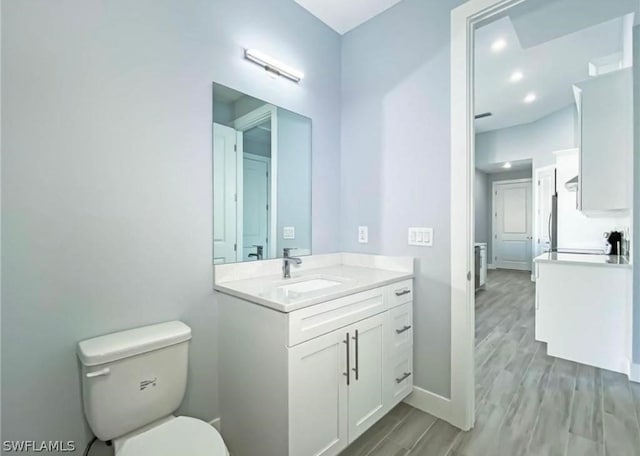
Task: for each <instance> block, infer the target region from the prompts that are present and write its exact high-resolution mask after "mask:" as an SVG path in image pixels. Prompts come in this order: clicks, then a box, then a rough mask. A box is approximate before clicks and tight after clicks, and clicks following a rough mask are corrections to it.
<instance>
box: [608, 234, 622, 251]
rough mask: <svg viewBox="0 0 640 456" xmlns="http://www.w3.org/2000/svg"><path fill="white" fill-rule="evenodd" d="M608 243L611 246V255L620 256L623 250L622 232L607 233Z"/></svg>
mask: <svg viewBox="0 0 640 456" xmlns="http://www.w3.org/2000/svg"><path fill="white" fill-rule="evenodd" d="M607 243H608V244H609V245H610V246H611V250H610V251H609V255H620V253H621V252H620V249H621V248H622V232H621V231H611V232H610V233H607Z"/></svg>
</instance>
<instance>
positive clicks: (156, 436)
mask: <svg viewBox="0 0 640 456" xmlns="http://www.w3.org/2000/svg"><path fill="white" fill-rule="evenodd" d="M189 340H191V328H189V327H188V326H187V325H185V324H184V323H182V322H180V321H171V322H168V323H161V324H158V325H152V326H145V327H143V328H137V329H132V330H129V331H122V332H118V333H114V334H108V335H106V336H101V337H96V338H94V339H89V340H85V341H82V342H80V343H79V344H78V357H79V358H80V361H81V363H82V398H83V403H84V412H85V415H86V418H87V421H88V422H89V425H90V426H91V429H92V430H93V433H94V434H95V435H96V436H97V437H98V438H99V439H100V440H113V445H114V449H115V454H116V455H117V456H176V455H181V456H228V455H229V452H228V451H227V448H226V446H225V444H224V441H223V440H222V437H221V436H220V434H219V433H218V431H216V429H215V428H214V427H213V426H211V425H210V424H208V423H205V422H204V421H201V420H198V419H195V418H189V417H186V416H180V417H175V416H173V415H172V413H173V412H175V411H176V410H177V408H178V407H179V406H180V403H181V402H182V398H183V397H184V392H185V388H186V385H187V364H188V355H189Z"/></svg>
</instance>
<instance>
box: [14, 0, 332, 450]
mask: <svg viewBox="0 0 640 456" xmlns="http://www.w3.org/2000/svg"><path fill="white" fill-rule="evenodd" d="M2 8H3V11H2V95H3V96H2V113H3V116H2V130H3V132H4V135H2V151H3V155H2V212H3V218H2V244H3V251H2V274H3V275H2V281H3V287H2V306H3V307H2V364H3V366H2V367H3V369H2V390H3V391H2V393H3V394H2V399H3V401H2V412H3V415H4V417H5V420H3V423H2V424H3V429H2V434H3V439H36V440H75V441H76V442H77V443H78V446H83V445H84V442H85V441H86V438H87V437H88V432H87V429H86V428H85V424H84V420H83V415H82V406H81V398H80V383H79V375H78V363H77V361H76V355H75V347H76V343H77V342H78V341H79V340H82V339H84V338H88V337H92V336H95V335H99V334H104V333H107V332H111V331H116V330H121V329H125V328H131V327H135V326H138V325H144V324H149V323H155V322H160V321H165V320H171V319H182V320H184V321H185V322H186V323H188V324H189V325H191V326H192V328H193V335H194V337H193V342H192V345H191V358H190V371H189V384H188V392H187V396H186V398H185V401H184V403H183V406H182V407H181V410H180V412H181V413H185V414H189V415H192V416H195V417H198V418H202V419H205V420H211V419H213V418H215V417H217V416H218V392H217V366H216V358H217V356H216V351H217V336H216V334H217V329H216V325H217V321H216V318H217V308H216V303H215V298H214V295H213V292H212V287H213V278H212V265H211V263H212V260H211V243H212V233H211V231H212V222H211V218H212V207H211V205H212V202H211V200H212V198H211V175H212V169H211V165H212V164H211V131H212V128H211V119H212V101H211V98H212V97H211V94H212V82H213V81H216V82H219V83H221V84H225V85H227V86H231V87H234V88H236V89H238V90H240V91H243V92H246V93H248V94H251V95H253V96H256V97H258V98H261V99H264V100H267V101H269V102H272V103H274V104H276V105H279V106H283V107H285V108H287V109H290V110H292V111H294V112H299V113H301V114H303V115H305V116H308V117H310V118H312V119H313V213H312V220H313V226H314V228H315V229H314V232H313V234H314V237H313V247H314V251H315V252H316V253H322V252H331V251H337V250H338V249H339V247H340V241H339V220H338V213H339V209H338V208H339V205H340V203H339V191H340V182H339V178H338V176H339V174H340V157H339V150H340V101H339V99H340V85H339V79H340V38H339V36H338V35H337V34H336V33H335V32H333V31H332V30H330V29H329V28H328V27H326V26H325V25H323V24H321V23H320V22H319V21H318V20H317V19H315V18H314V17H312V16H311V15H310V14H309V13H307V12H306V11H304V10H303V9H302V8H301V7H299V6H298V5H296V4H295V3H294V2H292V1H290V0H234V1H223V0H163V1H156V0H136V1H128V0H110V1H108V2H101V1H95V0H58V1H55V2H52V1H48V0H19V1H6V2H3V4H2ZM243 46H252V47H256V48H259V49H261V50H263V51H264V52H267V53H270V54H273V55H275V56H277V57H278V58H280V59H281V60H283V61H285V62H289V63H290V64H291V65H293V66H296V67H299V68H301V69H302V70H304V72H305V73H306V78H305V79H304V81H303V82H302V83H301V84H299V85H297V84H294V83H291V82H290V81H287V80H284V79H281V78H278V79H271V78H270V77H269V76H268V75H267V74H265V71H264V70H263V69H261V68H259V67H257V66H255V65H253V64H250V63H249V62H246V61H245V60H244V59H243V58H242V48H243ZM7 417H8V418H9V419H6V418H7Z"/></svg>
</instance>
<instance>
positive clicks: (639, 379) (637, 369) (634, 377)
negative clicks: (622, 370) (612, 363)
mask: <svg viewBox="0 0 640 456" xmlns="http://www.w3.org/2000/svg"><path fill="white" fill-rule="evenodd" d="M629 380H631V381H632V382H636V383H640V364H635V363H631V372H630V373H629Z"/></svg>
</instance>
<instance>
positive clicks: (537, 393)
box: [341, 270, 640, 456]
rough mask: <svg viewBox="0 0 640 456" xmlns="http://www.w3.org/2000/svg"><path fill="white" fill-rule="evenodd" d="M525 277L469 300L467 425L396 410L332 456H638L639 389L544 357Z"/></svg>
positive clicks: (507, 276) (507, 277) (493, 282)
mask: <svg viewBox="0 0 640 456" xmlns="http://www.w3.org/2000/svg"><path fill="white" fill-rule="evenodd" d="M534 291H535V286H534V284H533V283H532V282H531V277H530V273H529V272H519V271H506V270H495V271H489V275H488V279H487V289H486V290H483V291H480V292H478V293H477V294H476V354H475V363H476V424H475V427H474V429H473V430H471V431H469V432H462V431H459V430H458V429H456V428H455V427H453V426H451V425H450V424H448V423H446V422H444V421H442V420H439V419H436V418H435V417H433V416H431V415H429V414H427V413H424V412H421V411H419V410H417V409H414V408H412V407H410V406H408V405H406V404H404V403H401V404H400V405H398V406H397V407H396V408H395V409H393V410H392V411H391V412H390V413H389V414H388V415H387V416H385V417H383V418H382V419H381V420H380V421H379V422H378V423H376V424H375V425H374V426H372V427H371V429H369V430H368V431H367V432H366V433H365V434H363V435H362V436H361V437H360V438H359V439H357V440H356V441H355V442H354V443H353V444H352V445H350V446H349V447H348V448H347V449H346V450H345V451H343V452H342V454H341V456H356V455H357V456H519V455H523V456H525V455H526V456H543V455H544V456H556V455H557V456H640V384H637V383H630V382H628V380H627V378H626V376H624V375H621V374H617V373H613V372H608V371H604V370H601V369H597V368H593V367H589V366H584V365H580V364H577V363H573V362H570V361H566V360H562V359H557V358H552V357H550V356H548V355H547V354H546V347H545V344H542V343H540V342H536V341H535V340H534Z"/></svg>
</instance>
